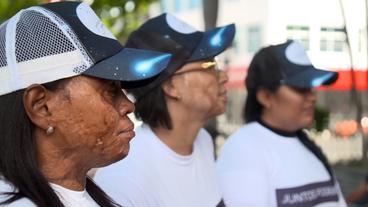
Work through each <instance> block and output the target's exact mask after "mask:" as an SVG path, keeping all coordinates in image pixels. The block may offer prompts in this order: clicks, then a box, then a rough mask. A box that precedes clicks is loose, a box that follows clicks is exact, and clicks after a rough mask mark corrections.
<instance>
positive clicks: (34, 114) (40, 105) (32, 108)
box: [23, 84, 50, 129]
mask: <svg viewBox="0 0 368 207" xmlns="http://www.w3.org/2000/svg"><path fill="white" fill-rule="evenodd" d="M48 96H49V91H48V90H47V89H46V88H45V87H44V86H42V85H39V84H33V85H31V86H29V87H27V88H26V89H25V92H24V95H23V105H24V109H25V111H26V113H27V115H28V117H29V119H30V120H31V121H32V123H33V124H35V125H36V126H38V127H40V128H42V129H47V127H48V125H49V124H50V123H48V119H49V116H50V111H49V109H48V107H47V101H48V98H49V97H48Z"/></svg>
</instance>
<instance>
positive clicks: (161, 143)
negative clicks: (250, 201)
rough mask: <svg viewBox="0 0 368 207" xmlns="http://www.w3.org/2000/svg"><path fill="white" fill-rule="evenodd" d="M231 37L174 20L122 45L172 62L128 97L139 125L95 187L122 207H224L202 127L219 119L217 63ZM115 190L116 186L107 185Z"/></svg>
mask: <svg viewBox="0 0 368 207" xmlns="http://www.w3.org/2000/svg"><path fill="white" fill-rule="evenodd" d="M234 35H235V26H234V25H233V24H231V25H226V26H223V27H217V28H214V29H213V30H209V31H206V32H202V31H197V30H196V29H194V28H193V27H192V26H190V25H188V24H187V23H185V22H184V21H182V20H180V19H178V18H176V17H175V16H173V15H171V14H161V15H159V16H156V17H153V18H151V19H149V20H147V21H146V22H145V23H144V24H142V25H141V26H140V27H139V28H138V29H137V30H135V31H134V32H132V34H131V35H130V36H129V38H128V41H127V43H126V44H127V45H128V46H129V47H133V48H138V49H149V50H154V51H159V52H168V53H171V54H173V56H172V59H171V60H170V63H169V65H168V67H167V68H166V69H165V70H164V72H162V73H160V75H158V77H157V79H155V80H154V81H153V82H151V84H149V85H146V86H143V87H140V88H136V89H131V90H129V92H131V93H132V95H133V96H134V97H135V98H136V100H137V101H136V103H135V106H136V111H135V112H134V113H135V115H136V116H137V117H138V118H139V119H141V120H142V121H143V125H142V126H140V127H138V128H137V130H136V132H137V136H136V139H135V140H134V141H132V143H131V153H130V154H129V155H128V156H127V158H126V159H124V160H123V161H122V162H117V163H115V164H113V165H111V166H108V167H105V168H102V169H99V170H98V171H97V172H96V175H95V177H94V179H95V181H96V182H97V183H98V184H99V185H100V186H101V187H102V189H104V190H105V191H106V192H107V193H108V194H109V195H111V197H113V198H114V199H115V200H116V201H117V202H118V203H121V204H124V205H126V206H127V207H206V206H211V207H214V206H221V205H222V198H221V194H220V191H219V186H218V183H217V178H216V171H215V161H214V156H213V155H214V148H213V143H212V139H211V137H210V135H209V133H208V132H207V131H206V130H204V129H203V128H202V127H203V125H204V123H205V122H206V120H208V119H210V118H213V117H215V116H217V115H220V114H222V113H224V111H225V103H226V100H227V96H226V88H225V84H226V82H227V80H228V77H227V75H226V72H225V71H222V70H219V68H218V67H217V65H216V64H217V63H216V61H215V56H216V55H219V54H220V53H222V52H223V51H224V50H225V49H226V48H227V47H228V46H229V45H230V44H231V42H232V40H233V38H234ZM112 183H118V185H111V184H112Z"/></svg>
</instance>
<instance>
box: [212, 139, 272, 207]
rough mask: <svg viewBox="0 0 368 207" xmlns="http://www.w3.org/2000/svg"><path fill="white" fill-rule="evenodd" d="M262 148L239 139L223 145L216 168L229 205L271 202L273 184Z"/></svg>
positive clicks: (240, 206)
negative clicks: (240, 141)
mask: <svg viewBox="0 0 368 207" xmlns="http://www.w3.org/2000/svg"><path fill="white" fill-rule="evenodd" d="M242 138H244V137H242ZM232 141H235V140H232ZM262 151H263V149H259V148H258V149H257V147H255V146H250V145H249V144H243V143H239V142H236V141H235V142H229V143H226V144H225V146H224V147H223V149H222V152H221V154H220V157H219V159H218V161H217V172H218V176H219V179H220V187H221V191H222V194H223V198H224V202H225V204H226V206H227V207H244V206H252V207H269V206H270V202H271V201H270V199H272V196H271V195H270V192H271V190H270V187H271V186H270V185H271V184H270V180H269V175H268V167H267V166H266V165H267V161H266V160H265V156H264V153H262Z"/></svg>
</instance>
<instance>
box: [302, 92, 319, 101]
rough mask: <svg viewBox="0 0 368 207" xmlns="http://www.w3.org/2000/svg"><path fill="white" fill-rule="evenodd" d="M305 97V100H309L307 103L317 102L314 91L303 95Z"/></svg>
mask: <svg viewBox="0 0 368 207" xmlns="http://www.w3.org/2000/svg"><path fill="white" fill-rule="evenodd" d="M305 96H306V98H307V100H309V101H312V102H316V100H317V95H316V93H315V91H314V90H310V91H308V92H307V93H306V94H305Z"/></svg>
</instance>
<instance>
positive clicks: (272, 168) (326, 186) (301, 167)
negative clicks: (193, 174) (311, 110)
mask: <svg viewBox="0 0 368 207" xmlns="http://www.w3.org/2000/svg"><path fill="white" fill-rule="evenodd" d="M217 172H218V174H219V177H220V185H221V190H222V193H223V197H224V201H225V204H226V206H227V207H244V206H252V207H276V206H277V207H311V206H315V207H317V206H318V207H346V203H345V201H344V198H343V196H342V194H341V190H340V187H339V185H338V184H337V182H335V181H333V180H331V177H330V175H329V174H328V171H327V170H326V168H325V167H324V165H323V164H322V162H321V161H320V160H319V159H318V158H317V157H316V156H315V155H314V154H313V153H312V152H310V151H309V150H308V149H307V148H306V147H305V146H304V145H303V144H302V143H301V142H300V141H299V139H298V138H297V137H284V136H281V135H279V134H276V133H274V132H273V131H271V130H269V129H268V128H266V127H264V126H262V125H261V124H259V123H258V122H253V123H250V124H247V125H245V126H243V127H242V128H241V129H240V130H238V131H237V132H236V133H234V134H233V135H232V136H230V137H229V139H228V140H227V141H226V143H225V145H224V146H223V149H222V151H221V154H220V156H219V159H218V161H217Z"/></svg>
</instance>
